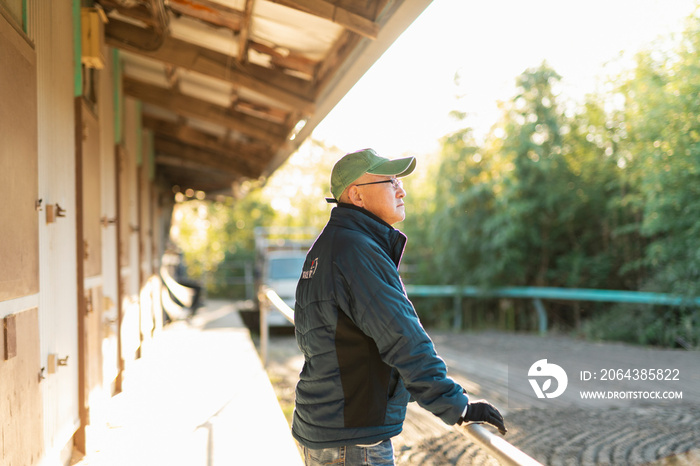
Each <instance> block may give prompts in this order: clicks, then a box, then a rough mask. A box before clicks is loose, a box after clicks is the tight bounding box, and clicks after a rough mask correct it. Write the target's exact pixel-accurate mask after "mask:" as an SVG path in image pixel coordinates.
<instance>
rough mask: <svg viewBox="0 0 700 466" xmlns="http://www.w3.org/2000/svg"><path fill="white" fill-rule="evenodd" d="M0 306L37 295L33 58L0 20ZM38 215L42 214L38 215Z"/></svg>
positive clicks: (37, 242) (27, 49)
mask: <svg viewBox="0 0 700 466" xmlns="http://www.w3.org/2000/svg"><path fill="white" fill-rule="evenodd" d="M0 44H2V46H1V47H0V70H12V72H11V73H0V102H2V105H0V141H2V143H0V186H2V191H3V196H2V197H3V201H2V208H0V238H2V241H0V257H1V258H2V267H0V301H5V300H8V299H13V298H18V297H21V296H27V295H30V294H35V293H37V292H38V291H39V233H38V219H39V213H38V212H37V210H36V209H35V203H36V201H37V190H38V189H37V188H38V179H37V153H38V148H37V113H36V108H37V86H36V53H35V51H34V49H33V48H32V47H31V46H30V45H29V44H28V43H27V42H26V40H25V39H24V38H23V37H22V36H21V35H20V34H19V33H18V32H17V31H16V30H15V29H14V28H13V27H12V25H10V23H9V22H8V21H7V20H6V19H5V17H4V16H2V15H0ZM42 213H43V212H42Z"/></svg>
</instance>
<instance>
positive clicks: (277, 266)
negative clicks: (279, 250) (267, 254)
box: [268, 257, 304, 280]
mask: <svg viewBox="0 0 700 466" xmlns="http://www.w3.org/2000/svg"><path fill="white" fill-rule="evenodd" d="M303 266H304V257H284V258H276V259H270V269H269V276H268V278H269V279H270V280H285V279H295V280H296V279H297V278H299V276H300V275H301V269H302V268H303Z"/></svg>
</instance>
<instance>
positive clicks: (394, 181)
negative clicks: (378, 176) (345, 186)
mask: <svg viewBox="0 0 700 466" xmlns="http://www.w3.org/2000/svg"><path fill="white" fill-rule="evenodd" d="M382 183H391V186H393V187H394V189H401V188H403V181H401V180H400V179H398V178H392V179H390V180H382V181H372V182H371V183H359V184H356V185H355V186H366V185H368V184H382Z"/></svg>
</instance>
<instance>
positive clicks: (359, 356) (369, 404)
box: [292, 204, 467, 449]
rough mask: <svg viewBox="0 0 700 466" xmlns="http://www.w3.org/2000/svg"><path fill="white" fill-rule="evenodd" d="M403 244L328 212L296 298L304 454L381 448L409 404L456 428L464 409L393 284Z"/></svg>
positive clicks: (346, 210) (295, 425)
mask: <svg viewBox="0 0 700 466" xmlns="http://www.w3.org/2000/svg"><path fill="white" fill-rule="evenodd" d="M405 245H406V236H405V235H404V234H403V233H401V232H400V231H398V230H396V229H394V228H393V227H391V226H390V225H389V224H387V223H385V222H383V221H382V220H381V219H379V218H378V217H376V216H374V215H372V214H371V213H369V212H367V211H366V210H364V209H359V208H356V207H354V206H349V205H345V204H341V205H340V206H338V207H336V208H334V209H333V210H332V211H331V217H330V220H329V222H328V224H327V225H326V227H325V228H324V230H323V232H322V233H321V234H320V235H319V237H318V238H317V239H316V242H315V243H314V245H313V246H312V247H311V249H310V250H309V252H308V254H307V257H306V262H305V264H304V269H303V271H302V275H301V279H300V280H299V285H298V286H297V291H296V306H295V312H294V320H295V327H296V338H297V343H298V344H299V348H300V349H301V351H302V353H303V354H304V359H305V362H304V367H303V369H302V371H301V374H300V377H299V383H298V384H297V388H296V407H295V410H294V417H293V420H292V434H293V435H294V438H296V439H297V441H299V443H301V444H302V445H304V446H306V447H309V448H314V449H318V448H328V447H335V446H342V445H357V444H367V443H374V442H378V441H380V440H386V439H388V438H391V437H393V436H395V435H397V434H399V433H400V432H401V430H402V426H403V421H404V418H405V415H406V405H407V404H408V401H409V398H412V399H413V400H415V401H417V402H418V404H420V405H421V406H422V407H423V408H425V409H427V410H429V411H431V412H432V413H434V414H435V415H436V416H439V417H440V418H441V419H442V420H443V421H444V422H445V423H447V424H455V423H456V422H457V421H458V420H459V418H460V416H461V414H462V411H463V410H464V407H465V406H466V404H467V397H466V395H464V393H463V390H462V387H460V386H459V385H458V384H457V383H455V382H454V381H453V380H452V379H450V378H449V377H447V368H446V367H445V363H444V361H443V360H442V359H441V358H440V357H439V356H438V355H437V354H436V352H435V348H434V346H433V342H432V341H431V340H430V338H429V337H428V335H427V334H426V333H425V330H424V329H423V326H422V325H421V323H420V320H419V319H418V315H417V314H416V312H415V310H414V309H413V305H412V304H411V302H410V301H409V300H408V298H407V297H406V292H405V290H404V287H403V283H402V282H401V278H400V277H399V273H398V267H399V263H400V261H401V257H402V255H403V251H404V247H405Z"/></svg>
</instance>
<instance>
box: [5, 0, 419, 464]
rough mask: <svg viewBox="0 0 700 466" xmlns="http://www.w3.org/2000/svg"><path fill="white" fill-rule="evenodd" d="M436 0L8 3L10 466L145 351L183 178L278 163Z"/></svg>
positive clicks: (211, 190)
mask: <svg viewBox="0 0 700 466" xmlns="http://www.w3.org/2000/svg"><path fill="white" fill-rule="evenodd" d="M429 3H430V0H0V186H1V189H2V190H3V192H4V195H3V203H2V207H0V265H1V266H0V321H1V322H2V324H3V325H2V326H1V327H0V328H1V329H2V333H1V336H0V463H1V464H3V465H8V466H9V465H12V466H24V465H39V464H42V465H44V464H45V465H54V464H60V465H63V464H67V462H68V461H69V458H70V455H71V451H72V450H73V448H77V449H78V450H83V451H84V449H85V445H86V433H87V432H89V429H90V423H91V419H96V418H97V417H99V415H100V410H101V409H103V407H104V405H105V402H106V401H107V400H109V398H110V397H111V396H113V395H114V394H116V393H119V392H120V391H121V390H122V380H123V379H124V377H125V376H128V371H129V366H130V364H131V363H133V361H135V360H136V359H138V358H140V357H148V349H149V343H150V342H151V341H152V339H153V336H154V335H155V334H156V333H157V332H158V330H159V328H161V326H162V309H161V292H162V281H161V278H160V275H159V270H160V266H161V257H162V255H163V252H164V248H165V246H166V242H167V240H168V235H169V227H170V215H171V212H172V207H173V203H174V200H173V199H174V194H175V193H176V192H183V193H184V192H188V191H189V192H190V193H198V194H200V195H202V196H207V197H211V196H215V195H232V194H233V193H234V192H235V191H236V189H235V188H236V186H237V185H238V184H239V183H240V182H242V181H243V180H246V179H258V178H262V177H266V176H269V174H271V173H272V172H273V171H274V170H275V169H276V168H278V167H279V166H280V165H281V164H282V163H283V162H284V161H285V160H286V159H287V158H288V157H289V156H290V155H291V154H292V153H293V152H294V151H295V150H296V149H297V148H298V146H299V145H300V144H301V142H303V140H304V139H305V138H306V137H308V135H309V134H310V133H311V131H312V130H313V129H314V127H315V126H316V125H317V124H318V123H319V122H320V121H321V120H322V119H323V118H324V117H325V116H326V115H327V114H328V112H329V111H330V110H331V109H332V108H333V107H334V106H335V105H336V104H337V103H338V101H339V100H340V99H341V98H342V97H343V96H344V95H345V94H346V93H347V91H348V90H349V89H350V88H351V87H352V86H353V85H354V84H355V83H356V82H357V80H358V79H359V78H360V77H361V76H362V75H363V74H364V73H365V71H366V70H367V69H368V68H369V67H370V66H371V65H372V64H373V63H374V62H375V61H376V60H377V59H378V58H379V56H380V55H381V54H382V53H383V52H384V51H385V50H386V49H387V48H388V47H389V46H390V45H391V43H392V42H393V41H394V40H395V39H396V38H397V37H398V35H399V34H400V33H401V32H403V31H404V30H405V28H406V27H408V25H409V24H410V23H411V22H412V21H413V20H414V19H415V18H416V17H417V16H418V15H419V14H420V13H421V12H422V11H423V10H424V9H425V8H426V6H427V5H428V4H429Z"/></svg>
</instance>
